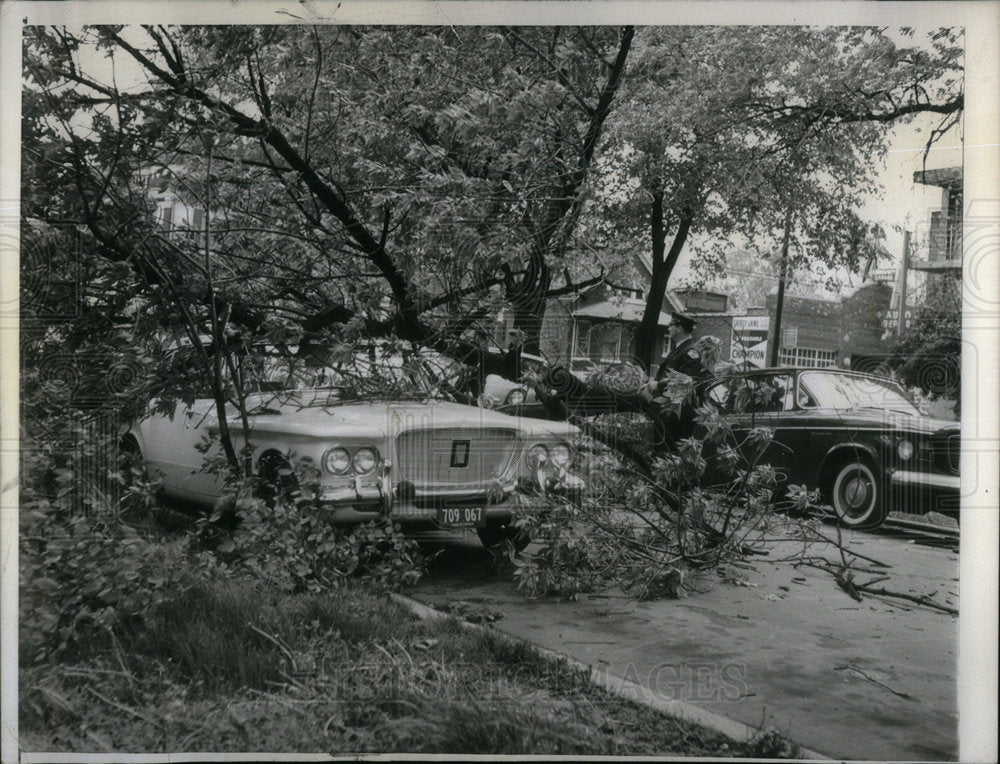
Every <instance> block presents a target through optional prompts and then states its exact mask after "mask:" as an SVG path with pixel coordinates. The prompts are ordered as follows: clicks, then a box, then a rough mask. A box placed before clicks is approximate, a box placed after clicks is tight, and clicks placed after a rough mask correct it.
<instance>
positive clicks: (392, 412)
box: [230, 393, 580, 438]
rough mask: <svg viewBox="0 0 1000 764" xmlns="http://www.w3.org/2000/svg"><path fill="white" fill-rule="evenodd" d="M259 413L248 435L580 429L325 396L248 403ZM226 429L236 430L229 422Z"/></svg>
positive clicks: (565, 434) (446, 407)
mask: <svg viewBox="0 0 1000 764" xmlns="http://www.w3.org/2000/svg"><path fill="white" fill-rule="evenodd" d="M254 407H259V408H258V410H259V412H260V413H256V414H253V415H251V416H250V426H251V429H253V430H257V431H265V432H266V431H277V432H284V433H288V434H299V435H303V436H311V437H316V436H327V435H344V434H350V435H352V436H370V437H382V438H384V437H388V436H389V435H390V433H391V434H393V435H396V434H399V433H400V432H401V431H404V430H410V429H423V428H427V427H435V428H450V427H465V428H468V427H483V428H505V429H514V430H518V431H519V432H520V433H521V434H522V436H523V437H556V438H573V437H576V436H578V435H579V434H580V429H579V428H578V427H575V426H574V425H571V424H569V423H568V422H552V421H549V420H547V419H535V418H531V417H520V416H509V415H507V414H503V413H501V412H498V411H491V410H489V409H484V408H479V407H477V406H466V405H464V404H461V403H452V402H450V401H440V400H433V399H432V400H424V401H357V402H354V401H352V402H336V403H328V402H327V396H326V394H325V393H324V394H321V395H316V394H305V395H303V394H299V393H297V394H294V395H273V394H272V395H265V396H260V397H259V399H257V400H253V399H251V400H248V408H249V409H250V410H253V409H254ZM230 426H238V420H236V419H235V418H233V419H231V424H230Z"/></svg>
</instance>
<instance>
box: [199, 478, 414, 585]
mask: <svg viewBox="0 0 1000 764" xmlns="http://www.w3.org/2000/svg"><path fill="white" fill-rule="evenodd" d="M230 506H233V507H234V508H235V512H236V515H237V516H238V518H239V522H238V525H237V527H236V529H235V531H233V532H232V533H230V534H221V535H222V538H220V531H219V528H218V526H217V525H216V524H215V521H217V520H218V519H220V517H221V516H222V515H223V514H225V513H227V512H229V511H230ZM198 539H199V540H200V541H201V543H203V544H205V545H208V546H210V547H213V548H214V551H215V554H216V556H217V557H218V559H219V560H220V562H222V563H223V564H224V565H226V566H227V567H229V568H230V569H232V570H234V571H236V572H238V573H240V574H243V575H250V576H252V577H253V578H255V579H257V580H260V581H262V582H266V583H268V584H273V585H275V586H277V587H279V588H280V589H282V590H283V591H288V592H303V591H308V592H322V591H329V590H331V589H337V588H339V587H341V586H343V584H344V582H345V581H346V580H347V579H349V578H363V579H365V580H366V581H367V582H368V583H370V584H372V585H374V586H376V587H378V588H385V589H392V590H397V589H400V588H403V587H405V586H409V585H412V584H414V583H416V582H417V581H418V580H419V579H420V577H421V576H422V575H423V572H424V569H425V561H424V558H423V556H422V555H421V553H420V549H419V546H418V545H417V543H416V542H415V541H413V540H412V539H407V538H406V537H404V536H403V534H402V532H401V530H400V528H399V525H398V524H394V523H392V522H391V521H390V520H389V519H388V518H386V517H380V518H379V519H378V520H375V521H372V522H369V523H365V524H363V525H360V526H357V527H355V528H351V529H346V530H345V529H342V528H338V527H336V526H334V525H332V524H331V523H330V522H329V520H328V519H327V518H326V517H325V516H324V513H323V511H322V510H321V509H319V508H318V507H317V506H316V505H315V503H314V502H312V501H310V500H305V499H302V500H298V501H292V500H284V499H281V500H279V501H277V502H276V503H275V505H274V506H273V507H269V506H268V505H267V504H266V503H265V502H264V501H262V500H260V499H255V498H250V497H248V496H247V495H246V492H244V493H243V495H242V496H239V495H238V494H234V495H231V496H229V497H227V498H226V499H224V500H222V501H220V502H219V504H217V506H216V512H215V514H214V515H213V516H212V517H208V518H204V519H202V520H201V521H200V522H199V530H198Z"/></svg>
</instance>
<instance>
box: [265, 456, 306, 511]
mask: <svg viewBox="0 0 1000 764" xmlns="http://www.w3.org/2000/svg"><path fill="white" fill-rule="evenodd" d="M256 494H257V496H258V498H261V499H263V500H264V503H265V504H267V506H269V507H273V506H274V505H275V504H276V503H277V501H278V499H279V498H281V499H284V500H285V501H288V500H291V499H294V498H295V497H296V496H298V495H299V480H298V478H297V477H296V476H295V472H294V470H292V466H291V465H290V464H289V463H288V460H287V459H286V458H285V457H284V456H282V455H281V454H276V453H274V452H271V453H266V454H264V455H263V456H261V457H260V461H259V462H257V490H256Z"/></svg>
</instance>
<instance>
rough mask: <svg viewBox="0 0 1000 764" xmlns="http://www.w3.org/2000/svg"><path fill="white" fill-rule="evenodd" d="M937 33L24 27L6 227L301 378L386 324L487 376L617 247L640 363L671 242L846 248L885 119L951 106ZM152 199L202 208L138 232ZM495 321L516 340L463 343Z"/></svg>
mask: <svg viewBox="0 0 1000 764" xmlns="http://www.w3.org/2000/svg"><path fill="white" fill-rule="evenodd" d="M960 43H961V40H960V36H959V34H958V33H957V32H955V31H953V30H940V31H939V32H937V33H935V34H934V35H932V36H931V37H930V38H929V39H927V40H923V39H917V37H916V35H915V34H914V33H913V32H911V31H910V30H896V31H893V32H891V33H890V32H889V31H887V30H880V29H873V28H853V27H825V28H819V29H816V28H805V27H711V28H709V27H704V28H702V27H662V28H643V29H640V30H636V29H634V28H631V27H622V28H614V27H588V28H563V27H548V28H537V27H508V28H498V27H461V28H457V29H456V28H431V27H393V28H379V27H347V26H321V27H306V26H289V27H278V26H275V27H239V26H235V27H162V26H145V27H141V28H140V27H132V26H114V27H92V28H85V29H82V30H70V29H66V28H35V27H29V28H27V29H26V34H25V58H24V60H25V90H24V109H23V115H24V116H23V123H24V124H23V127H24V129H23V135H24V150H23V154H24V156H23V167H24V183H23V200H24V216H25V219H26V220H29V219H30V220H31V221H34V224H33V227H27V228H25V234H26V237H27V238H28V240H29V241H30V239H31V237H32V236H35V235H36V234H37V233H38V232H39V231H41V230H42V229H41V228H40V227H39V225H40V224H47V225H49V226H50V227H51V226H66V225H70V226H73V227H76V228H79V229H85V230H86V231H87V232H88V236H87V238H86V240H85V241H84V242H83V243H82V245H81V246H80V249H79V252H80V255H81V257H82V262H83V267H84V269H85V270H86V271H87V273H88V274H90V275H91V276H92V275H93V274H96V273H98V272H99V273H100V277H99V278H88V280H87V281H86V283H87V290H88V293H87V298H86V299H85V300H84V301H83V303H82V304H83V306H84V309H85V312H86V313H87V314H88V315H90V316H92V317H93V318H94V320H95V321H98V322H100V325H101V326H103V327H104V328H105V329H110V328H111V327H112V326H117V327H119V328H120V327H121V326H122V325H129V324H130V325H132V327H133V328H134V329H135V330H137V331H139V332H140V333H144V334H146V335H147V336H149V335H153V334H155V333H156V332H162V331H164V330H165V329H169V328H170V327H174V328H175V331H176V332H179V333H181V334H182V335H186V336H187V337H188V339H189V340H191V341H192V342H193V343H195V344H196V345H197V344H198V343H199V342H200V336H201V334H203V333H205V334H209V335H211V336H212V337H213V340H212V341H219V340H223V339H226V338H234V337H235V338H238V340H239V341H241V342H249V341H260V340H264V341H267V342H268V343H270V344H272V345H275V346H279V347H283V348H287V349H289V350H288V352H289V353H294V354H295V355H298V356H309V357H314V358H315V359H316V362H317V363H319V364H323V363H325V362H327V361H328V360H329V358H330V357H331V354H332V355H336V354H337V353H338V352H343V351H344V350H345V349H346V350H349V349H350V348H351V347H352V346H353V345H354V344H356V343H357V342H358V341H359V340H360V339H362V338H366V339H370V338H385V339H389V340H392V341H405V342H408V343H414V344H416V345H420V346H425V347H429V348H433V349H435V350H437V351H440V352H443V353H445V354H447V355H450V356H453V357H455V358H458V359H460V360H462V361H464V362H466V363H468V364H470V365H471V366H473V367H474V368H475V369H476V370H477V372H478V375H479V379H482V378H483V377H484V376H485V374H486V373H500V374H502V375H504V376H508V377H510V376H513V375H515V374H516V370H517V362H516V357H517V354H518V353H519V352H520V349H521V348H522V347H523V348H524V349H526V350H536V351H537V349H538V340H539V332H540V327H541V321H542V319H543V317H544V313H545V308H546V305H547V303H548V301H549V299H550V298H552V297H553V296H558V295H563V294H572V293H574V292H576V291H578V290H580V289H581V288H583V287H585V286H588V285H590V284H594V283H598V282H600V281H601V280H602V278H603V277H604V275H605V274H604V273H603V272H602V266H600V265H598V264H597V263H596V262H595V260H594V258H593V257H592V255H591V252H592V251H594V250H595V249H597V250H599V251H604V252H605V253H606V255H607V256H606V257H603V258H602V260H603V261H604V262H606V263H609V264H611V265H614V264H616V263H618V264H620V263H621V262H623V261H624V260H626V259H627V257H628V256H629V253H634V252H635V251H637V250H638V251H641V252H645V253H647V254H648V256H649V258H650V261H651V263H652V271H653V275H652V288H651V289H650V291H649V297H648V300H647V306H646V313H645V318H644V320H643V323H642V325H641V328H640V331H639V342H638V343H637V345H638V347H639V349H640V352H639V356H640V361H642V362H643V363H648V362H649V356H650V354H651V348H652V336H653V334H652V333H653V330H654V329H655V326H656V318H657V316H658V315H659V311H660V307H661V304H662V299H663V292H664V290H665V288H666V285H667V281H668V279H669V278H670V275H671V272H672V270H673V267H674V265H675V263H676V262H677V258H678V257H679V255H680V253H681V251H682V249H683V248H684V247H685V245H686V244H687V243H688V241H689V237H691V235H692V234H693V233H697V234H698V240H699V242H702V244H701V247H700V249H699V251H698V253H697V259H698V262H699V263H700V264H701V265H702V266H703V267H704V268H706V269H708V270H711V269H712V268H719V267H722V266H723V265H724V264H725V258H726V254H727V252H729V251H731V250H732V248H733V242H734V241H736V242H741V243H742V244H743V245H744V246H746V247H747V248H750V249H755V250H758V251H765V252H767V251H773V250H774V248H775V247H776V243H777V242H779V241H781V240H782V237H783V235H784V234H785V233H786V232H787V234H788V239H789V241H790V245H791V246H790V248H789V257H790V259H791V265H792V267H795V266H796V264H798V263H803V262H806V261H819V262H822V263H826V264H830V265H837V266H844V267H848V268H850V267H855V266H856V265H857V264H858V263H860V262H864V261H865V260H866V259H867V258H868V256H869V254H870V251H871V250H872V248H873V247H877V246H878V241H879V231H878V230H876V229H874V228H873V227H872V226H870V225H868V224H867V223H865V222H864V220H863V219H862V218H861V217H860V215H859V210H858V200H859V197H860V195H861V193H862V192H863V191H866V190H871V189H872V188H873V184H874V174H873V168H874V166H875V165H876V164H877V161H878V159H879V156H880V154H881V152H883V151H884V150H885V143H886V130H887V128H888V126H890V125H892V124H894V123H895V122H897V121H899V120H904V119H907V118H910V117H911V116H912V115H914V114H917V113H931V114H935V115H940V117H941V122H940V123H939V125H938V127H937V128H936V130H935V132H934V134H933V135H932V136H931V140H933V139H934V137H935V136H936V135H938V134H939V133H940V131H943V130H945V129H947V127H948V126H949V125H950V124H952V123H953V122H954V121H955V120H956V119H957V117H958V115H959V114H960V113H961V109H962V105H963V100H962V99H963V96H962V89H961V44H960ZM156 190H160V191H169V193H171V194H174V195H176V197H177V198H178V199H179V200H181V201H182V202H183V203H184V204H185V205H187V206H188V207H189V208H192V209H195V208H196V209H200V210H203V211H206V212H203V216H202V218H201V222H200V223H198V224H193V223H192V224H191V225H189V226H188V227H187V228H182V229H181V230H177V226H176V225H174V226H173V229H174V230H166V229H165V227H164V225H163V222H164V221H162V220H160V219H158V218H157V215H158V212H157V203H156V201H155V199H154V196H155V194H154V193H153V192H154V191H156ZM204 221H208V223H207V224H206V223H205V222H204ZM45 235H46V236H51V235H52V234H51V230H49V232H48V233H46V234H45ZM74 235H75V236H76V237H77V241H78V242H79V241H81V240H80V237H79V234H78V233H77V234H74ZM705 242H707V244H706V243H705ZM501 307H504V308H507V309H510V310H511V311H512V312H513V314H514V316H515V328H516V329H518V330H519V336H520V337H522V338H523V345H519V346H517V347H515V348H514V352H505V350H504V349H496V348H491V347H490V343H491V342H492V341H493V338H492V328H493V321H494V318H495V316H496V313H497V311H498V310H499V309H500V308H501ZM81 326H83V327H87V326H88V325H86V324H83V325H81ZM61 331H63V332H66V333H72V332H74V331H76V332H78V333H79V336H80V338H81V341H82V340H83V338H84V336H85V335H87V334H88V333H89V334H90V336H91V339H92V338H93V336H95V335H94V333H93V332H92V331H91V330H90V329H89V328H81V327H80V326H78V327H77V328H75V329H74V327H73V326H70V325H69V324H67V325H66V326H63V327H62V329H61ZM227 341H228V340H227ZM210 355H211V354H210V353H208V352H207V351H206V352H205V353H203V355H202V363H203V366H204V369H205V371H206V373H207V372H208V371H210V370H211V362H210ZM216 370H217V369H216ZM584 397H585V396H584ZM629 405H630V406H632V407H633V408H634V409H637V410H644V407H645V404H644V403H642V402H641V401H639V400H638V399H636V400H634V401H632V402H631V403H627V402H626V407H628V406H629Z"/></svg>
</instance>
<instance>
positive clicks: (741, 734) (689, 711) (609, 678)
mask: <svg viewBox="0 0 1000 764" xmlns="http://www.w3.org/2000/svg"><path fill="white" fill-rule="evenodd" d="M389 596H390V597H392V599H393V600H394V601H395V602H397V603H399V604H400V605H402V606H403V607H405V608H406V609H407V610H409V611H410V612H411V613H413V614H414V615H415V616H417V617H418V618H420V619H421V620H425V621H441V620H447V619H449V618H451V619H454V620H456V621H458V622H459V623H460V624H462V626H463V627H464V628H466V629H470V630H472V631H480V632H488V633H490V634H495V635H499V636H500V637H503V638H504V639H508V640H510V641H512V642H522V641H526V640H521V639H520V638H519V637H515V636H513V635H512V634H508V633H507V632H505V631H502V630H501V629H498V628H496V627H495V626H490V627H486V626H482V625H481V624H477V623H470V622H469V621H465V620H463V619H461V618H459V617H457V616H455V615H452V614H451V613H444V612H442V611H440V610H436V609H435V608H433V607H431V606H430V605H425V604H424V603H422V602H418V601H417V600H415V599H413V598H411V597H407V596H406V595H404V594H390V595H389ZM528 644H531V646H532V647H533V648H534V649H535V650H537V651H538V653H539V654H540V655H542V656H544V657H545V658H547V659H549V660H552V661H559V662H562V663H566V664H568V665H570V666H572V667H573V668H577V669H581V670H583V671H586V672H588V673H589V674H590V681H591V682H592V683H593V684H594V685H596V686H597V687H601V688H603V689H604V690H606V691H607V692H609V693H611V694H612V695H616V696H618V697H620V698H624V699H625V700H631V701H633V702H636V703H641V704H643V705H645V706H647V707H649V708H652V709H654V710H655V711H659V712H660V713H662V714H666V715H668V716H673V717H676V718H679V719H683V720H685V721H689V722H694V723H695V724H700V725H702V726H703V727H707V728H708V729H710V730H713V731H714V732H718V733H720V734H722V735H725V736H726V737H728V738H731V739H732V740H736V741H738V742H745V741H748V740H753V739H754V738H755V737H757V736H758V735H759V734H760V730H759V729H758V728H756V727H750V726H749V725H746V724H743V722H738V721H735V720H734V719H729V718H727V717H725V716H721V715H720V714H716V713H712V712H711V711H706V710H705V709H703V708H699V707H698V706H694V705H692V704H690V703H687V702H685V701H683V700H666V699H664V698H661V697H657V696H656V695H655V694H654V693H652V692H650V691H649V689H648V688H646V687H643V686H642V685H639V684H636V683H635V682H633V681H631V680H629V679H626V678H625V677H622V676H618V675H617V674H613V673H611V672H610V671H607V670H605V669H599V668H595V667H594V666H591V665H589V664H586V663H583V662H582V661H578V660H577V659H576V658H573V657H571V656H569V655H566V654H565V653H559V652H556V651H554V650H549V649H548V648H545V647H541V646H539V645H535V644H533V643H530V642H529V643H528ZM794 745H796V747H797V750H798V756H797V758H798V759H800V760H808V761H832V759H831V758H830V757H829V756H825V755H823V754H821V753H817V752H816V751H811V750H809V749H808V748H803V747H802V746H799V745H798V744H797V743H796V744H794Z"/></svg>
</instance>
